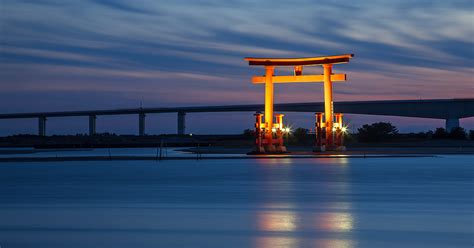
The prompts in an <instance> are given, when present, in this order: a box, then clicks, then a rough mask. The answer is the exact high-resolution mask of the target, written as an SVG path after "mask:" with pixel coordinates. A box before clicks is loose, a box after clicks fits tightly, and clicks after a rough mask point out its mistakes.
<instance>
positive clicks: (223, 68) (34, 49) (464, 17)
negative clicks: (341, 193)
mask: <svg viewBox="0 0 474 248" xmlns="http://www.w3.org/2000/svg"><path fill="white" fill-rule="evenodd" d="M473 11H474V5H473V4H472V1H470V0H466V1H441V0H435V1H424V0H419V1H416V0H415V1H408V0H402V1H389V0H382V1H375V0H374V1H372V0H363V1H351V2H345V3H344V4H339V3H337V2H335V1H331V0H323V1H317V2H316V1H310V0H301V1H283V0H273V1H270V0H265V1H251V0H235V1H220V0H196V1H194V0H193V1H191V0H176V1H161V0H160V1H156V0H136V1H128V0H114V1H109V0H84V1H76V0H37V1H30V0H3V1H2V6H1V8H0V12H1V13H0V25H1V27H0V28H1V29H0V32H1V34H0V39H1V41H0V44H1V47H0V53H1V54H0V55H1V59H0V89H1V90H3V91H7V92H11V93H14V92H24V91H28V92H31V93H32V94H33V93H34V92H38V97H37V98H38V99H40V98H41V96H40V94H39V92H44V91H45V90H48V91H50V92H58V93H57V94H61V95H64V94H66V95H67V94H68V92H70V94H73V93H74V94H79V93H80V92H81V91H84V92H85V93H84V94H87V93H86V91H88V92H90V91H96V92H102V93H103V94H106V93H107V92H116V93H117V95H116V97H117V99H116V101H117V102H119V101H121V100H122V99H124V98H127V99H134V98H135V99H143V98H147V99H150V101H152V102H153V103H155V104H165V105H166V104H169V103H173V104H179V103H190V104H200V103H203V102H205V103H226V101H227V102H228V103H229V104H230V103H245V102H258V101H259V100H260V98H261V94H262V89H261V88H260V87H258V86H254V85H251V84H250V76H251V75H254V74H260V73H261V69H256V68H248V67H247V64H246V63H245V62H244V61H243V57H245V56H262V57H263V56H272V57H292V56H312V55H321V54H338V53H349V52H352V53H355V54H356V57H355V58H354V59H353V61H352V62H351V63H350V64H348V65H340V66H337V67H335V70H336V71H338V72H343V73H347V74H348V77H349V82H348V83H345V84H342V85H337V86H336V87H335V90H336V97H338V98H340V99H344V100H363V99H408V98H451V97H472V95H474V92H473V87H472V85H473V84H474V82H473V76H472V75H473V72H474V71H473V69H472V67H473V65H474V63H473V62H474V60H473V57H474V50H473V49H472V47H473V45H474V44H473V43H474V25H473V24H472V23H473V20H474V17H473V14H472V13H473ZM309 70H310V71H311V70H312V71H314V72H318V71H320V70H319V69H314V68H312V69H309ZM282 71H284V70H282ZM281 88H282V89H285V91H284V92H285V93H281V91H280V92H277V93H279V94H277V101H280V102H291V101H315V100H318V99H319V100H321V97H320V96H319V95H318V96H316V94H319V93H320V92H318V90H319V89H318V86H316V85H301V86H300V87H297V88H296V87H286V86H282V87H281ZM59 92H60V93H59ZM171 96H173V97H171ZM109 97H111V96H110V95H109ZM154 97H156V99H154ZM153 99H154V100H153ZM35 100H37V99H34V97H32V99H31V101H32V102H33V101H35ZM77 104H78V106H79V107H80V104H83V103H81V102H77ZM0 106H6V105H5V104H2V99H1V98H0ZM52 107H53V106H52ZM98 107H100V106H98ZM5 108H6V107H3V110H5ZM31 110H32V111H33V110H34V105H32V109H31ZM0 111H2V109H0Z"/></svg>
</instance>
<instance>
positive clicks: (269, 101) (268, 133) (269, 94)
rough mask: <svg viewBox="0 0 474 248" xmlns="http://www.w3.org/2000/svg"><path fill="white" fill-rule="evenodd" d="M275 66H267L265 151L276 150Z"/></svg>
mask: <svg viewBox="0 0 474 248" xmlns="http://www.w3.org/2000/svg"><path fill="white" fill-rule="evenodd" d="M274 70H275V68H274V67H273V66H265V113H264V118H265V127H267V128H265V140H266V146H265V151H267V152H274V151H275V146H274V145H273V142H272V141H273V132H272V127H273V118H274V117H273V79H272V77H273V72H274Z"/></svg>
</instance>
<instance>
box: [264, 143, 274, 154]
mask: <svg viewBox="0 0 474 248" xmlns="http://www.w3.org/2000/svg"><path fill="white" fill-rule="evenodd" d="M265 152H266V153H271V152H276V148H275V146H274V145H266V146H265Z"/></svg>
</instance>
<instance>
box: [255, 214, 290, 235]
mask: <svg viewBox="0 0 474 248" xmlns="http://www.w3.org/2000/svg"><path fill="white" fill-rule="evenodd" d="M297 222H298V219H297V216H296V214H295V213H294V212H291V211H265V212H262V213H260V214H259V215H258V229H259V230H261V231H285V232H291V231H295V230H296V228H297Z"/></svg>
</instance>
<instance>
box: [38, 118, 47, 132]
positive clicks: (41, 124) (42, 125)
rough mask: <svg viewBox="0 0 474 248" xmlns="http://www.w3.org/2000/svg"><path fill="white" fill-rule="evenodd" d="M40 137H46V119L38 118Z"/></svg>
mask: <svg viewBox="0 0 474 248" xmlns="http://www.w3.org/2000/svg"><path fill="white" fill-rule="evenodd" d="M38 136H46V117H45V116H40V117H39V118H38Z"/></svg>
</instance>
